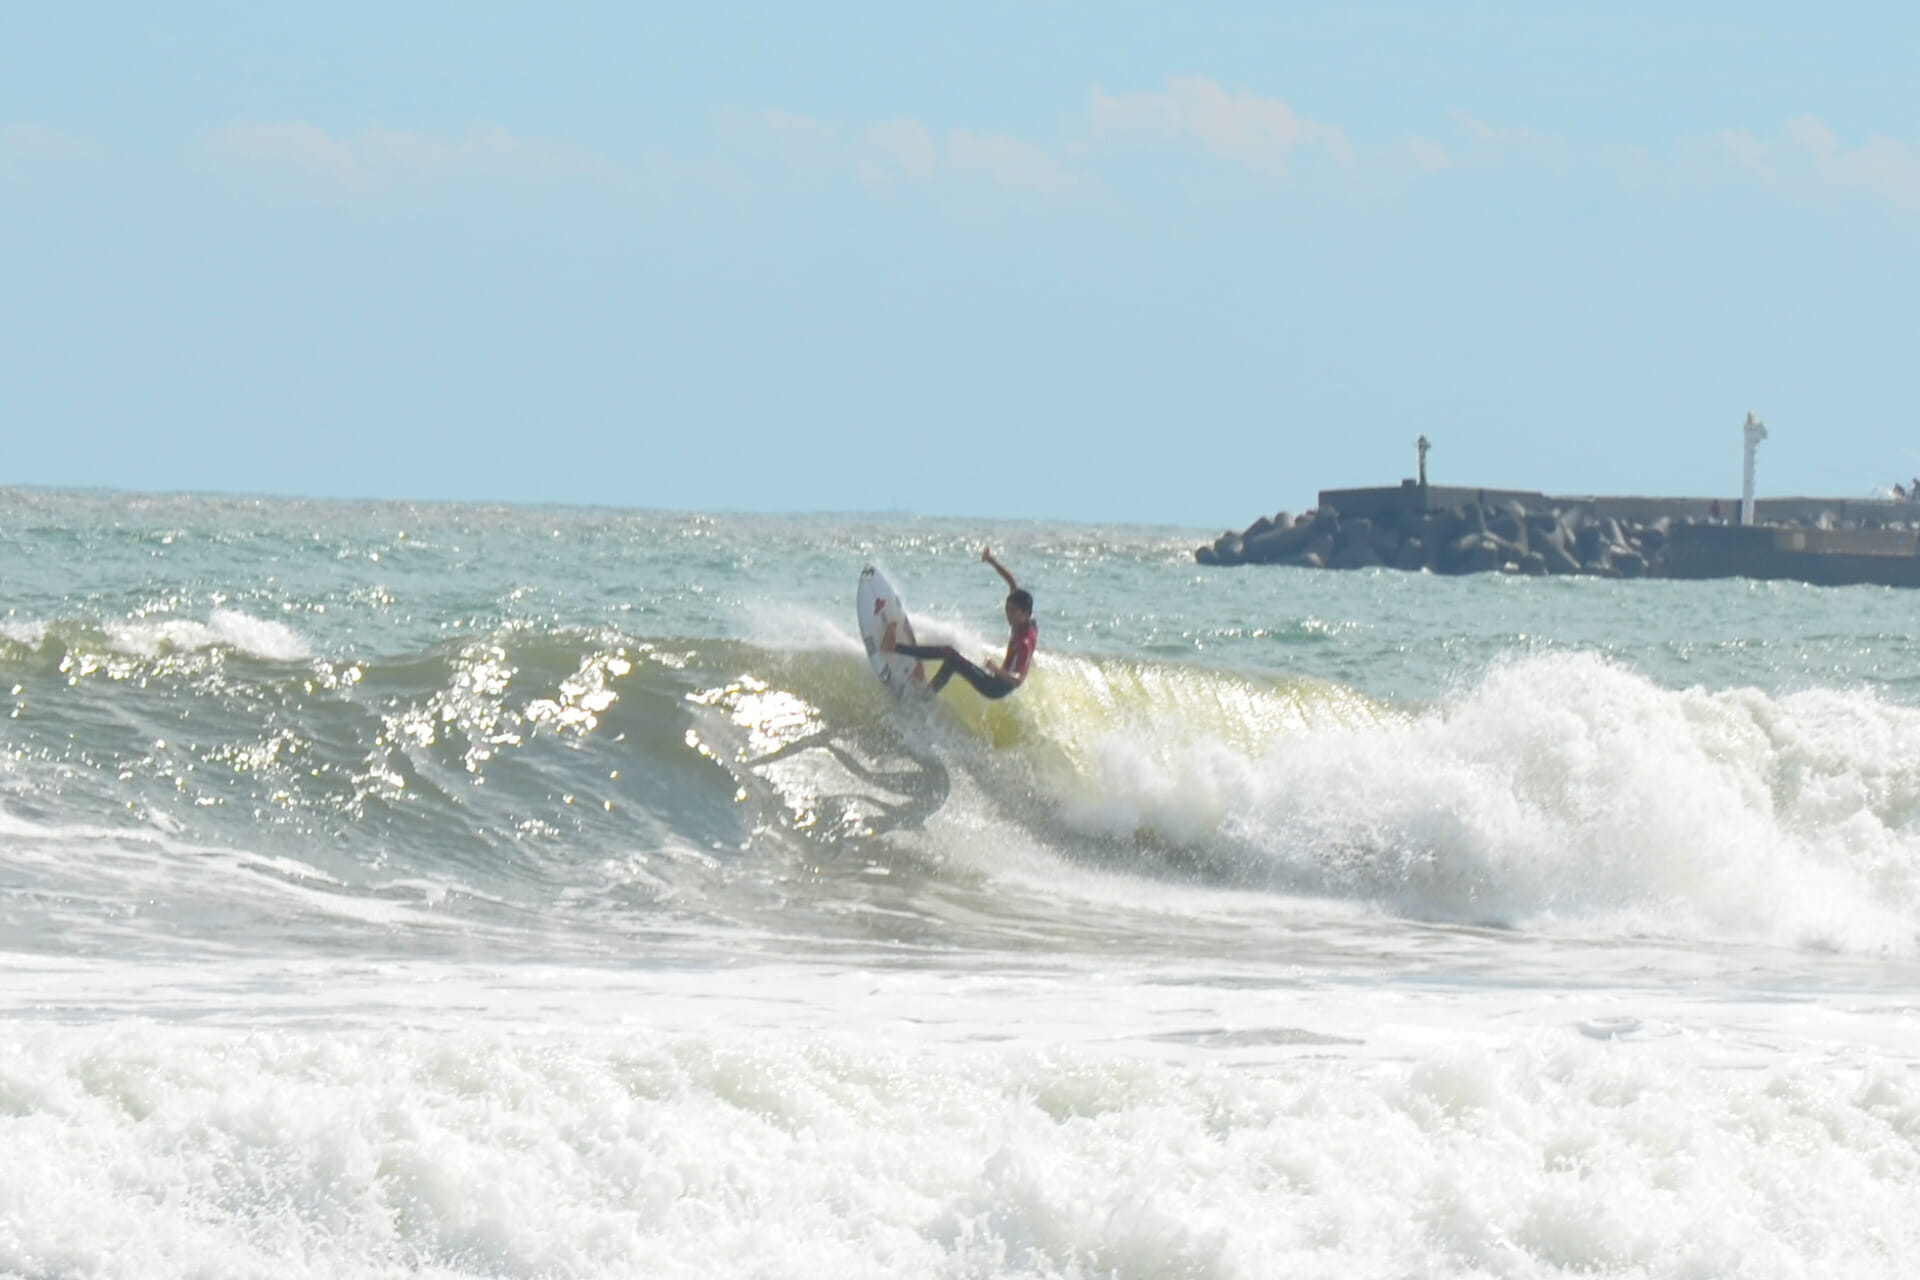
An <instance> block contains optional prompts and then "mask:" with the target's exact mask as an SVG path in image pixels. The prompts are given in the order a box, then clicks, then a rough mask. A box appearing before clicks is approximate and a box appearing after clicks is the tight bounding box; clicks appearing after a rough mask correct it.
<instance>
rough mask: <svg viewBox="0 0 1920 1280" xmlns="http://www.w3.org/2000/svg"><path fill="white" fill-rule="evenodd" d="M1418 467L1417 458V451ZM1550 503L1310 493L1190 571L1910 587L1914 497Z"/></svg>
mask: <svg viewBox="0 0 1920 1280" xmlns="http://www.w3.org/2000/svg"><path fill="white" fill-rule="evenodd" d="M1423 461H1424V459H1423ZM1740 509H1741V500H1740V499H1739V498H1736V497H1727V498H1655V497H1564V496H1553V495H1549V494H1544V493H1537V492H1533V491H1531V490H1518V489H1482V488H1468V487H1464V486H1455V485H1428V484H1423V483H1420V482H1419V481H1414V480H1407V481H1404V482H1402V483H1401V484H1399V485H1397V486H1393V487H1390V488H1371V489H1323V490H1321V491H1320V496H1319V505H1318V506H1317V507H1316V508H1315V509H1314V510H1313V511H1310V512H1307V513H1305V514H1303V515H1300V516H1297V517H1295V516H1290V515H1288V514H1287V513H1286V512H1280V513H1278V514H1277V515H1275V516H1271V517H1267V516H1263V517H1261V518H1260V519H1259V520H1256V521H1254V522H1253V524H1251V525H1249V526H1247V527H1246V528H1245V529H1243V530H1240V531H1239V532H1234V531H1232V530H1229V531H1227V532H1226V533H1223V534H1221V535H1220V537H1219V538H1217V539H1215V540H1214V541H1213V542H1212V543H1209V544H1207V545H1205V546H1202V547H1199V548H1197V549H1196V550H1195V552H1194V558H1195V559H1196V560H1197V561H1198V562H1199V563H1201V564H1203V565H1214V566H1220V567H1228V566H1236V565H1243V564H1280V565H1293V566H1297V567H1302V568H1325V569H1362V568H1370V567H1375V566H1385V567H1391V568H1396V569H1403V570H1408V571H1418V570H1423V569H1424V570H1426V571H1428V572H1431V573H1440V574H1465V573H1514V574H1528V575H1535V576H1546V575H1551V574H1583V575H1588V576H1594V577H1608V578H1647V577H1655V578H1693V579H1698V578H1733V577H1742V578H1760V579H1787V580H1791V581H1797V582H1808V583H1815V584H1818V585H1823V586H1846V585H1855V584H1869V583H1871V584H1878V585H1882V586H1895V587H1920V504H1915V503H1913V502H1910V501H1894V500H1889V499H1881V498H1761V499H1757V500H1755V501H1754V503H1753V509H1752V510H1753V523H1751V524H1746V525H1742V524H1739V523H1737V517H1738V515H1739V513H1740Z"/></svg>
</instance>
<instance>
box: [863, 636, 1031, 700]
mask: <svg viewBox="0 0 1920 1280" xmlns="http://www.w3.org/2000/svg"><path fill="white" fill-rule="evenodd" d="M893 651H894V652H895V653H898V654H904V655H905V656H907V657H909V658H919V659H920V660H921V661H923V662H924V661H927V660H929V659H932V658H938V659H940V670H938V671H936V672H935V673H934V676H933V679H932V680H929V681H928V682H927V689H928V690H929V691H930V692H933V693H939V692H940V691H941V690H942V689H944V688H946V687H947V681H949V680H951V679H953V678H954V676H956V675H957V676H959V677H960V678H961V679H962V680H965V681H966V682H967V683H968V684H970V685H972V686H973V688H974V692H976V693H978V694H979V695H980V696H981V697H983V698H1004V697H1006V696H1007V695H1008V694H1010V693H1012V692H1013V684H1012V682H1011V681H1009V680H1007V679H1006V678H1005V677H1004V676H996V675H994V674H993V673H992V672H991V671H983V670H981V669H980V668H979V667H976V666H974V665H973V664H972V663H971V662H968V661H967V660H966V659H965V658H963V657H961V656H960V651H959V650H958V649H956V648H954V647H953V646H952V645H950V644H943V645H931V644H902V645H895V646H894V650H893Z"/></svg>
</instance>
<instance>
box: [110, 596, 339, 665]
mask: <svg viewBox="0 0 1920 1280" xmlns="http://www.w3.org/2000/svg"><path fill="white" fill-rule="evenodd" d="M107 644H108V647H109V648H110V649H112V650H113V651H114V652H115V653H124V654H128V655H130V656H132V657H137V658H154V657H158V656H160V655H161V654H162V653H168V652H173V653H180V652H192V651H195V650H199V649H211V648H216V647H218V648H227V649H232V650H235V651H236V652H239V653H244V654H246V655H248V656H249V657H254V658H265V659H267V660H269V661H273V662H299V661H302V660H304V659H306V658H309V657H311V656H313V654H312V650H311V648H310V647H309V646H308V644H307V642H306V641H305V640H304V639H302V638H301V637H300V635H299V634H298V633H297V632H295V631H294V630H293V628H291V627H289V626H287V625H286V624H285V623H283V622H273V621H270V620H268V619H265V618H256V617H253V616H252V615H250V614H246V613H241V612H240V611H238V610H236V609H215V610H213V611H212V612H211V613H210V614H209V615H208V617H207V620H206V621H205V622H197V621H195V620H193V619H191V618H165V619H161V620H158V621H151V620H143V621H138V622H118V623H114V624H112V625H110V626H109V627H108V628H107Z"/></svg>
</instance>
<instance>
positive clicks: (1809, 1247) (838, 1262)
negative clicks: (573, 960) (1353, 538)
mask: <svg viewBox="0 0 1920 1280" xmlns="http://www.w3.org/2000/svg"><path fill="white" fill-rule="evenodd" d="M0 1146H4V1148H5V1149H6V1151H7V1152H8V1159H7V1166H6V1173H5V1175H4V1176H0V1222H4V1223H5V1224H6V1230H5V1231H4V1232H0V1269H4V1270H6V1271H8V1272H10V1273H16V1274H88V1275H98V1276H108V1277H111V1276H128V1277H134V1276H141V1277H144V1276H151V1275H160V1274H180V1273H183V1272H201V1273H208V1274H240V1275H255V1274H258V1275H265V1274H273V1275H277V1276H310V1275H311V1276H321V1275H324V1276H330V1277H331V1276H386V1275H402V1274H424V1275H468V1274H488V1275H503V1276H534V1275H542V1276H628V1275H639V1274H645V1275H653V1276H689V1277H691V1276H703V1277H704V1276H714V1275H783V1276H795V1277H814V1276H818V1277H834V1278H836V1280H838V1278H840V1277H854V1276H874V1277H879V1276H888V1277H891V1276H899V1275H916V1276H933V1277H937V1276H956V1277H958V1276H979V1275H996V1276H1032V1277H1041V1276H1046V1277H1081V1276H1084V1277H1094V1276H1118V1277H1158V1276H1169V1275H1181V1276H1200V1277H1223V1278H1225V1277H1242V1276H1245V1277H1254V1276H1271V1275H1304V1276H1326V1277H1335V1276H1341V1277H1344V1276H1353V1275H1424V1274H1461V1275H1465V1274H1478V1275H1516V1276H1517V1275H1563V1274H1587V1275H1596V1274H1597V1275H1634V1276H1653V1277H1663V1276H1675V1277H1680V1276H1700V1275H1736V1274H1737V1275H1743V1276H1792V1275H1805V1274H1822V1275H1847V1276H1854V1277H1875V1276H1889V1277H1891V1276H1898V1275H1902V1274H1904V1269H1905V1267H1906V1266H1907V1264H1908V1262H1909V1261H1910V1259H1911V1258H1912V1257H1913V1256H1915V1253H1916V1251H1917V1250H1920V1220H1916V1218H1915V1216H1914V1215H1913V1213H1912V1212H1911V1209H1912V1204H1913V1197H1914V1194H1915V1189H1916V1187H1920V1082H1916V1080H1915V1078H1914V1076H1913V1074H1912V1073H1911V1072H1910V1071H1908V1070H1906V1069H1905V1068H1903V1067H1900V1066H1897V1065H1892V1064H1888V1063H1884V1062H1882V1061H1880V1060H1878V1059H1874V1058H1871V1057H1861V1058H1857V1059H1842V1060H1838V1061H1829V1062H1817V1063H1815V1062H1799V1063H1795V1062H1784V1063H1781V1064H1780V1065H1778V1066H1775V1067H1772V1068H1769V1069H1746V1070H1735V1071H1729V1070H1727V1069H1725V1068H1723V1067H1718V1066H1714V1067H1708V1066H1705V1065H1701V1064H1697V1063H1693V1062H1689V1061H1688V1060H1686V1058H1685V1057H1684V1056H1678V1057H1676V1055H1674V1054H1672V1053H1668V1052H1665V1051H1663V1050H1662V1049H1661V1048H1660V1047H1659V1046H1657V1045H1635V1044H1631V1043H1627V1044H1622V1043H1619V1042H1614V1041H1604V1040H1596V1039H1594V1038H1591V1037H1588V1036H1584V1035H1581V1034H1579V1033H1578V1032H1576V1031H1573V1030H1562V1031H1550V1032H1538V1033H1529V1034H1526V1035H1521V1036H1517V1037H1512V1038H1508V1039H1505V1040H1503V1041H1499V1042H1495V1043H1491V1044H1486V1045H1477V1046H1476V1045H1472V1044H1467V1043H1461V1042H1458V1041H1457V1040H1456V1041H1455V1042H1453V1043H1448V1044H1444V1045H1439V1046H1436V1047H1434V1048H1432V1049H1430V1050H1428V1051H1426V1052H1423V1053H1420V1054H1418V1055H1416V1056H1415V1057H1414V1058H1412V1059H1411V1060H1409V1061H1405V1062H1374V1063H1365V1062H1355V1061H1352V1060H1347V1059H1341V1058H1333V1059H1329V1058H1327V1057H1324V1056H1317V1055H1314V1056H1310V1055H1301V1056H1298V1057H1295V1058H1292V1059H1290V1060H1288V1061H1286V1062H1285V1063H1284V1064H1281V1065H1276V1066H1273V1067H1271V1068H1269V1069H1265V1070H1260V1071H1245V1070H1219V1069H1211V1068H1206V1067H1193V1066H1185V1065H1179V1064H1169V1063H1156V1062H1152V1061H1146V1060H1142V1059H1138V1058H1112V1057H1099V1056H1089V1055H1086V1054H1083V1053H1079V1052H1074V1051H1059V1050H1056V1051H1033V1050H1027V1049H1017V1050H970V1051H963V1052H951V1051H948V1052H938V1053H935V1052H930V1051H927V1050H924V1049H913V1048H906V1047H897V1046H896V1047H889V1046H887V1045H886V1044H884V1043H883V1042H881V1041H879V1040H875V1039H866V1040H848V1039H843V1038H840V1037H837V1036H805V1035H800V1036H793V1035H771V1036H769V1035H760V1036H757V1037H754V1038H752V1039H748V1038H746V1037H744V1036H730V1035H725V1034H705V1035H678V1034H669V1035H660V1034H648V1033H646V1032H645V1031H644V1030H642V1029H639V1028H635V1029H634V1030H632V1031H629V1032H625V1033H621V1034H618V1035H599V1034H589V1033H583V1032H574V1033H570V1034H559V1033H554V1032H547V1033H541V1034H526V1033H514V1032H510V1031H503V1030H487V1029H484V1028H477V1027H474V1026H472V1025H471V1024H470V1025H468V1026H467V1027H465V1028H464V1029H461V1030H458V1031H436V1032H432V1033H428V1032H423V1031H405V1030H388V1031H384V1032H382V1031H357V1032H343V1031H339V1030H337V1029H335V1030H329V1031H325V1032H306V1031H299V1030H282V1031H262V1032H253V1033H245V1032H223V1031H209V1030H206V1029H196V1028H192V1027H186V1026H179V1025H167V1024H147V1025H139V1024H121V1025H116V1026H112V1027H80V1028H74V1027H59V1026H49V1027H44V1028H42V1029H39V1030H37V1031H36V1033H35V1034H34V1035H32V1036H15V1037H9V1038H8V1040H7V1041H6V1042H5V1044H4V1045H0Z"/></svg>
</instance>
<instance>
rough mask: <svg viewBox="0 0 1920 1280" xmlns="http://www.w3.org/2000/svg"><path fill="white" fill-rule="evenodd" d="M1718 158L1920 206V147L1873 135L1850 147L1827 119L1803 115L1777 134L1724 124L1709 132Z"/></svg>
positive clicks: (1772, 178) (1765, 173)
mask: <svg viewBox="0 0 1920 1280" xmlns="http://www.w3.org/2000/svg"><path fill="white" fill-rule="evenodd" d="M1704 141H1705V145H1706V149H1707V151H1708V153H1709V154H1710V155H1712V156H1714V157H1715V158H1717V159H1718V160H1719V161H1720V162H1722V163H1726V164H1731V165H1732V166H1733V167H1734V168H1735V169H1737V170H1739V171H1741V172H1744V173H1747V174H1749V175H1750V176H1752V177H1754V178H1757V179H1759V180H1760V181H1762V182H1766V183H1769V184H1773V185H1781V186H1790V185H1808V186H1836V187H1847V188H1852V189H1856V190H1861V191H1866V192H1869V193H1871V194H1873V195H1875V196H1878V197H1880V198H1881V199H1884V200H1887V201H1889V202H1890V203H1892V204H1894V205H1897V206H1899V207H1900V208H1903V209H1920V148H1916V147H1912V146H1908V145H1907V144H1905V143H1902V142H1900V141H1898V140H1896V139H1893V138H1888V137H1885V136H1882V135H1878V134H1876V135H1873V136H1871V137H1869V138H1868V139H1867V140H1866V141H1865V142H1863V143H1861V144H1860V145H1859V146H1857V147H1849V146H1847V145H1846V143H1845V142H1844V141H1842V140H1841V138H1840V136H1839V135H1838V134H1837V133H1835V132H1834V131H1833V129H1832V128H1830V127H1829V126H1828V125H1827V124H1826V123H1825V122H1823V121H1821V120H1820V119H1818V118H1817V117H1814V116H1800V117H1798V118H1797V119H1794V120H1791V121H1788V122H1787V125H1786V127H1785V128H1784V129H1782V130H1781V132H1780V134H1779V135H1778V136H1777V137H1774V138H1771V139H1763V138H1759V137H1756V136H1754V135H1753V134H1751V133H1747V132H1743V131H1737V130H1722V131H1720V132H1718V133H1712V134H1708V135H1707V136H1706V138H1705V140H1704Z"/></svg>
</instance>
